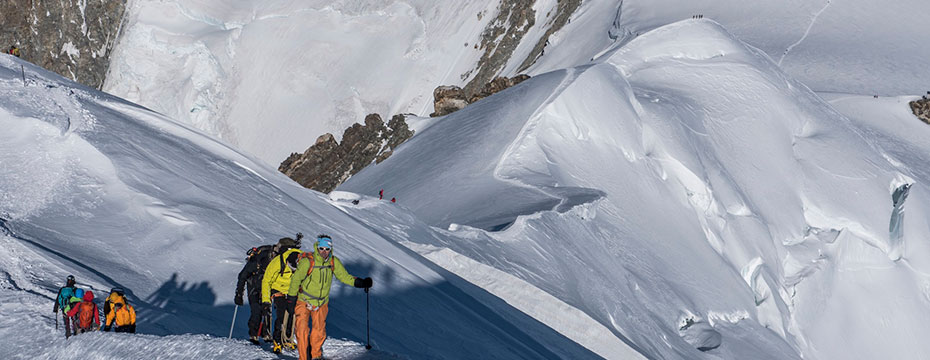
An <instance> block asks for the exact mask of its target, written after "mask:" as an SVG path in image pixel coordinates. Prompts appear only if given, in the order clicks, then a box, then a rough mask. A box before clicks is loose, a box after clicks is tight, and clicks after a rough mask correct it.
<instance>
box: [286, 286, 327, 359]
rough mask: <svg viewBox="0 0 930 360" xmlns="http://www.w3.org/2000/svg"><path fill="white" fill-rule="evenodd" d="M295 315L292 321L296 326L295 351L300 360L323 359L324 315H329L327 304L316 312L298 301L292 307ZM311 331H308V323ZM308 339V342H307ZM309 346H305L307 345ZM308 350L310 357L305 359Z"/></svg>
mask: <svg viewBox="0 0 930 360" xmlns="http://www.w3.org/2000/svg"><path fill="white" fill-rule="evenodd" d="M294 313H295V315H296V317H295V319H294V321H295V322H296V325H297V351H298V353H299V354H300V360H308V359H310V358H314V359H315V358H320V357H323V341H325V340H326V315H327V314H328V313H329V303H326V304H323V306H320V307H319V308H317V309H316V310H311V309H310V308H309V307H308V305H307V303H305V302H303V301H300V300H298V301H297V306H295V307H294ZM311 321H312V322H313V330H312V331H311V330H310V322H311ZM308 339H309V340H308ZM308 344H309V345H310V346H307V345H308ZM307 350H310V355H312V356H311V357H307Z"/></svg>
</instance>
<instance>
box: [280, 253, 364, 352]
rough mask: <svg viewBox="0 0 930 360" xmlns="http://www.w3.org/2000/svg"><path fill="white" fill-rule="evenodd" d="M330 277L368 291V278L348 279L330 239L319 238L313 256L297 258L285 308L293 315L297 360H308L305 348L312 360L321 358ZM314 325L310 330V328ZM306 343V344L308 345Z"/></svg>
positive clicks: (307, 254)
mask: <svg viewBox="0 0 930 360" xmlns="http://www.w3.org/2000/svg"><path fill="white" fill-rule="evenodd" d="M333 277H335V278H336V279H339V281H341V282H343V283H345V284H346V285H351V286H355V287H357V288H365V289H367V288H370V287H371V283H372V281H371V278H364V279H362V278H357V277H355V276H352V275H349V273H348V272H347V271H346V268H345V267H344V266H342V261H339V258H337V257H335V256H334V255H333V239H332V238H331V237H329V235H320V236H318V237H317V241H316V244H314V249H313V253H312V254H311V252H309V251H308V252H306V253H304V254H303V255H302V256H301V257H300V262H299V263H298V264H297V270H295V271H294V275H293V276H291V284H290V288H289V289H288V290H287V306H288V308H289V309H292V310H293V311H291V312H293V313H295V314H296V317H297V319H296V326H297V343H299V344H300V349H299V354H300V360H307V350H308V349H307V345H308V343H309V345H310V349H309V350H310V353H311V355H312V356H313V359H322V358H323V342H324V341H325V340H326V315H327V314H328V313H329V288H330V286H332V284H333ZM311 320H312V321H313V330H312V332H311V330H310V328H309V326H310V321H311ZM308 340H309V342H308Z"/></svg>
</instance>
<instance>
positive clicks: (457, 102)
mask: <svg viewBox="0 0 930 360" xmlns="http://www.w3.org/2000/svg"><path fill="white" fill-rule="evenodd" d="M529 78H530V76H529V75H525V74H521V75H517V76H514V77H513V78H508V77H506V76H499V77H496V78H494V80H491V82H489V83H487V84H484V86H483V87H481V90H480V91H477V92H475V93H474V94H472V95H471V96H469V97H467V98H466V97H465V91H464V90H462V88H460V87H458V86H440V87H437V88H436V90H433V113H432V114H429V116H430V117H436V116H443V115H448V114H450V113H453V112H455V111H458V110H461V109H463V108H465V106H466V105H468V104H471V103H473V102H476V101H478V100H481V99H484V98H486V97H488V96H491V95H494V94H496V93H498V92H501V91H503V90H504V89H506V88H509V87H511V86H514V85H516V84H519V83H521V82H523V81H524V80H526V79H529Z"/></svg>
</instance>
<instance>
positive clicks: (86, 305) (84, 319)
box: [78, 302, 97, 329]
mask: <svg viewBox="0 0 930 360" xmlns="http://www.w3.org/2000/svg"><path fill="white" fill-rule="evenodd" d="M78 306H80V307H81V309H80V310H78V327H79V328H81V329H90V328H91V327H93V326H94V317H95V316H96V315H97V304H94V303H92V302H82V303H81V304H79V305H78Z"/></svg>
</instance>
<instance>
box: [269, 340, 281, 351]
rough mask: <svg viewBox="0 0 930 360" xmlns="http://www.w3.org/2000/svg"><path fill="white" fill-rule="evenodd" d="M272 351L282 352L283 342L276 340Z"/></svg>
mask: <svg viewBox="0 0 930 360" xmlns="http://www.w3.org/2000/svg"><path fill="white" fill-rule="evenodd" d="M271 352H273V353H275V354H280V353H281V343H279V342H277V341H275V342H274V346H273V347H272V348H271Z"/></svg>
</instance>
